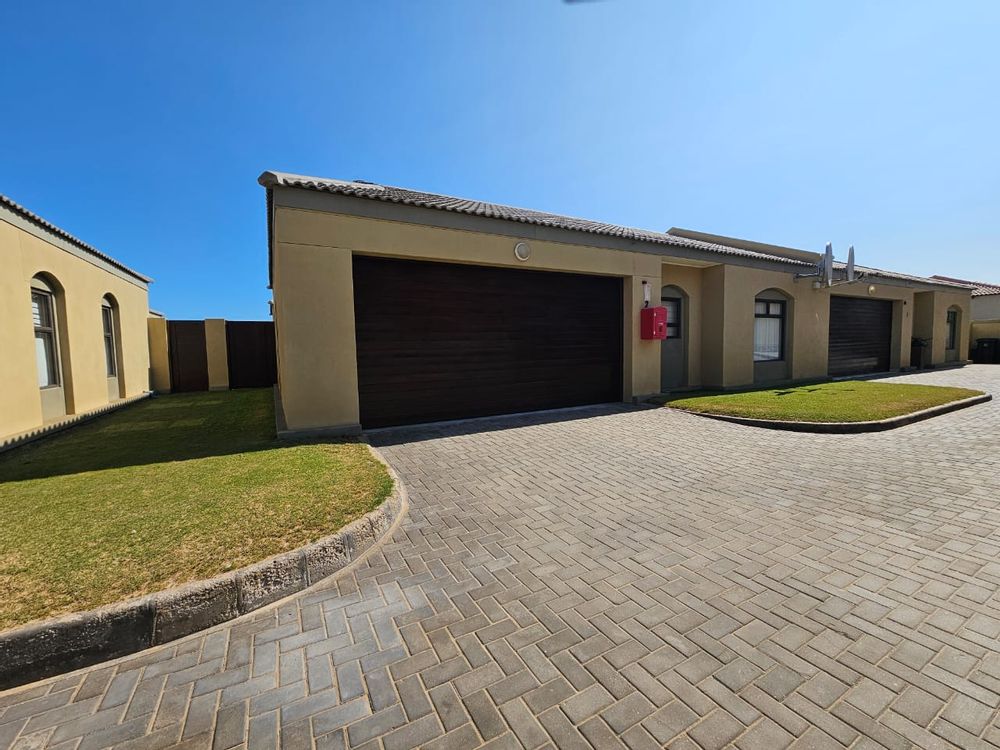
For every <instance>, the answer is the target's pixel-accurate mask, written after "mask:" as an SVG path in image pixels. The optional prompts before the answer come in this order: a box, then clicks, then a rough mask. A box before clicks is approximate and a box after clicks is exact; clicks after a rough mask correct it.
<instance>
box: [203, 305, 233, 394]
mask: <svg viewBox="0 0 1000 750" xmlns="http://www.w3.org/2000/svg"><path fill="white" fill-rule="evenodd" d="M205 353H206V355H207V358H208V390H210V391H226V390H229V352H228V348H227V346H226V321H225V320H223V319H222V318H206V319H205Z"/></svg>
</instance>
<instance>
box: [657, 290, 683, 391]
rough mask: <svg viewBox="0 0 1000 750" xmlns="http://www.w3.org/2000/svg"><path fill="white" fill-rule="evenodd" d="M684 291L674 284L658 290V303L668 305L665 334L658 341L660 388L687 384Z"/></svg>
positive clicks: (672, 388)
mask: <svg viewBox="0 0 1000 750" xmlns="http://www.w3.org/2000/svg"><path fill="white" fill-rule="evenodd" d="M687 300H688V297H687V294H685V293H684V291H683V290H682V289H681V288H680V287H677V286H673V285H672V284H671V285H667V286H665V287H663V289H662V290H661V291H660V304H662V305H663V306H664V307H665V308H667V337H666V338H665V339H663V341H661V342H660V390H661V391H671V390H675V389H677V388H683V387H684V386H685V385H687V370H688V366H687V365H688V363H687V339H688V332H687V318H688V309H687V307H688V305H687Z"/></svg>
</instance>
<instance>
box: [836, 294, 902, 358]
mask: <svg viewBox="0 0 1000 750" xmlns="http://www.w3.org/2000/svg"><path fill="white" fill-rule="evenodd" d="M829 346H830V350H829V353H830V357H829V373H830V375H831V376H833V377H839V376H843V375H863V374H867V373H874V372H886V371H887V370H889V368H890V359H891V358H890V351H891V347H892V302H891V301H890V300H878V299H868V298H865V297H837V296H833V297H830V344H829Z"/></svg>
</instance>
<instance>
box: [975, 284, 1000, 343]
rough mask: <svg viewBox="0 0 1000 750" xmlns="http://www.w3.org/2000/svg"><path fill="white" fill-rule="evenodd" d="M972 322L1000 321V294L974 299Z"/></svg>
mask: <svg viewBox="0 0 1000 750" xmlns="http://www.w3.org/2000/svg"><path fill="white" fill-rule="evenodd" d="M972 320H974V321H975V320H1000V294H987V295H984V296H982V297H973V298H972ZM991 338H992V337H991Z"/></svg>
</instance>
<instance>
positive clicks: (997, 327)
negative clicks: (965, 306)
mask: <svg viewBox="0 0 1000 750" xmlns="http://www.w3.org/2000/svg"><path fill="white" fill-rule="evenodd" d="M933 278H935V279H938V280H940V281H949V282H952V283H955V284H965V285H966V286H969V287H972V307H971V310H970V322H971V329H972V330H971V333H970V335H969V343H970V344H971V345H972V346H975V345H976V341H977V340H978V339H1000V284H990V283H989V282H986V281H968V280H966V279H955V278H952V277H950V276H934V277H933Z"/></svg>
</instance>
